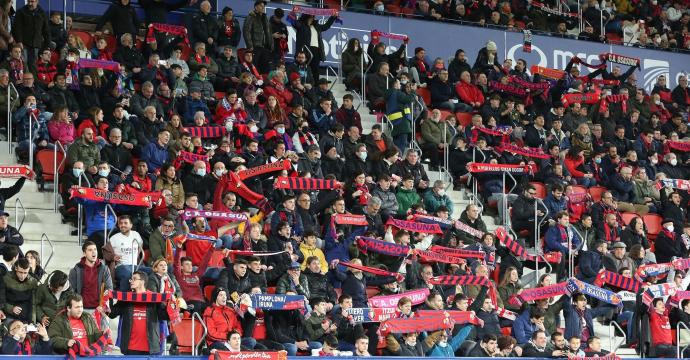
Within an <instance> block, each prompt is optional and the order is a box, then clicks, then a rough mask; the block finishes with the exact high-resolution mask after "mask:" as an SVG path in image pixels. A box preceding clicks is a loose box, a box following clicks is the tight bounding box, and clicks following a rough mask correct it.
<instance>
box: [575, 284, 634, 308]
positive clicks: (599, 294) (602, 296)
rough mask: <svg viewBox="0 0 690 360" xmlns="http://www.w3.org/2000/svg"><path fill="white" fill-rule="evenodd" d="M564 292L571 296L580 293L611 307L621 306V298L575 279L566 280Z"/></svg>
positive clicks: (611, 292)
mask: <svg viewBox="0 0 690 360" xmlns="http://www.w3.org/2000/svg"><path fill="white" fill-rule="evenodd" d="M566 290H567V291H568V293H569V294H571V295H572V294H574V293H580V294H584V295H588V296H591V297H593V298H595V299H598V300H601V301H603V302H605V303H608V304H611V305H616V306H623V299H621V297H620V296H619V295H618V294H616V293H614V292H613V291H609V290H606V289H602V288H600V287H598V286H594V285H592V284H588V283H586V282H584V281H580V280H577V279H575V278H571V279H568V281H567V285H566Z"/></svg>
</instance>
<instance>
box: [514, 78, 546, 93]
mask: <svg viewBox="0 0 690 360" xmlns="http://www.w3.org/2000/svg"><path fill="white" fill-rule="evenodd" d="M510 82H512V83H515V84H517V85H520V86H522V87H523V88H525V89H529V90H530V91H539V90H549V88H550V87H551V84H549V83H547V82H538V83H533V82H529V81H527V80H525V79H522V78H520V77H517V76H511V77H510Z"/></svg>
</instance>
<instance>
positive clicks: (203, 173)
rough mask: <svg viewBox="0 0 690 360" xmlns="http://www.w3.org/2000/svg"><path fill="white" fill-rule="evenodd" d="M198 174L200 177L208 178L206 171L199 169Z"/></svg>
mask: <svg viewBox="0 0 690 360" xmlns="http://www.w3.org/2000/svg"><path fill="white" fill-rule="evenodd" d="M196 174H197V175H199V176H206V169H197V170H196Z"/></svg>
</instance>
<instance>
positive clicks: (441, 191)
mask: <svg viewBox="0 0 690 360" xmlns="http://www.w3.org/2000/svg"><path fill="white" fill-rule="evenodd" d="M445 194H446V190H443V189H441V190H439V191H438V196H443V195H445Z"/></svg>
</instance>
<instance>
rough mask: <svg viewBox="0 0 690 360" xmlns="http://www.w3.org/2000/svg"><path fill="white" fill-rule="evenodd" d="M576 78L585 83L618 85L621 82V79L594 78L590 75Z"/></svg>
mask: <svg viewBox="0 0 690 360" xmlns="http://www.w3.org/2000/svg"><path fill="white" fill-rule="evenodd" d="M576 79H577V80H580V81H582V82H583V83H590V84H594V85H597V86H618V85H620V84H621V82H620V80H606V79H592V78H590V77H589V76H580V77H577V78H576Z"/></svg>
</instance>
